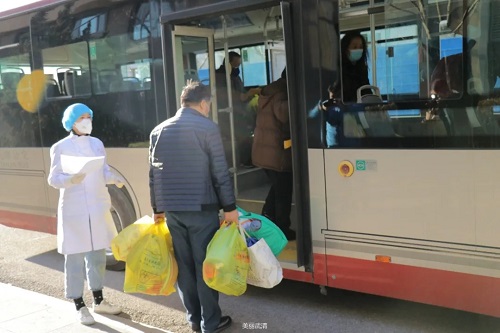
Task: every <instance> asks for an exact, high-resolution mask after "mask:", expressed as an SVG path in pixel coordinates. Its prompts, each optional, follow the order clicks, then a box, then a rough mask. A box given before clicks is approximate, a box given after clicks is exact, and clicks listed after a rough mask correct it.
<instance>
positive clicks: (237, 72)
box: [231, 68, 240, 76]
mask: <svg viewBox="0 0 500 333" xmlns="http://www.w3.org/2000/svg"><path fill="white" fill-rule="evenodd" d="M238 75H240V69H239V68H233V69H232V70H231V76H238Z"/></svg>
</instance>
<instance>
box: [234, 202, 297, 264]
mask: <svg viewBox="0 0 500 333" xmlns="http://www.w3.org/2000/svg"><path fill="white" fill-rule="evenodd" d="M237 209H238V212H239V213H240V217H239V222H240V224H241V225H243V227H244V226H245V222H246V221H250V220H252V219H257V220H259V221H260V222H261V226H260V229H258V230H249V229H245V231H246V232H247V233H248V234H249V235H250V237H255V238H257V239H261V238H264V240H265V241H266V243H267V245H268V246H269V247H270V248H271V251H272V252H273V254H274V255H275V256H276V257H277V256H278V255H279V254H280V253H281V251H283V249H284V248H285V246H286V244H288V240H287V239H286V236H285V234H284V233H283V231H281V229H280V228H278V226H277V225H276V224H274V223H273V222H272V221H271V220H270V219H268V218H267V217H265V216H262V215H259V214H255V213H250V212H247V211H246V210H244V209H242V208H241V207H237Z"/></svg>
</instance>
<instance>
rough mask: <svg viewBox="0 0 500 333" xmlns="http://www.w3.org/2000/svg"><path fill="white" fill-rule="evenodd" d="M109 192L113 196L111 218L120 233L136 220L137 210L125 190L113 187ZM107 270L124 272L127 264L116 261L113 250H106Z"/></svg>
mask: <svg viewBox="0 0 500 333" xmlns="http://www.w3.org/2000/svg"><path fill="white" fill-rule="evenodd" d="M108 191H109V195H110V196H111V216H112V217H113V221H114V222H115V226H116V230H117V231H118V232H120V231H122V230H123V229H124V228H125V227H127V226H129V225H130V224H132V223H134V221H135V220H136V214H135V209H134V206H133V204H132V201H131V200H130V198H129V196H128V192H127V190H126V189H125V188H121V189H119V188H118V187H116V186H114V185H111V186H108ZM106 268H107V269H108V270H110V271H123V270H124V269H125V262H123V261H118V260H116V259H115V257H114V256H113V252H111V248H107V249H106Z"/></svg>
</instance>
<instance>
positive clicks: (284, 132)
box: [252, 69, 295, 240]
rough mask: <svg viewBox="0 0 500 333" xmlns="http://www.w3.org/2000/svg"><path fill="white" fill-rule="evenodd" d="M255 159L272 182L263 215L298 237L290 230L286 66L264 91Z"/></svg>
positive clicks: (289, 146) (286, 233)
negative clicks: (279, 76)
mask: <svg viewBox="0 0 500 333" xmlns="http://www.w3.org/2000/svg"><path fill="white" fill-rule="evenodd" d="M252 161H253V164H254V165H256V166H258V167H261V168H263V169H264V170H265V171H266V174H267V175H268V177H269V178H270V179H271V182H272V185H271V189H270V190H269V193H268V194H267V198H266V202H265V204H264V207H263V208H262V215H265V216H267V217H269V219H270V220H271V221H273V222H274V223H275V224H276V225H277V226H278V227H279V228H280V229H281V230H282V231H283V233H284V234H285V236H286V237H287V239H288V240H293V239H295V231H293V230H291V229H290V225H291V221H290V212H291V210H292V193H293V174H292V149H291V140H290V121H289V115H288V93H287V83H286V69H285V70H283V72H282V74H281V78H279V79H278V80H277V81H275V82H273V83H271V84H269V85H268V86H266V87H264V89H262V91H261V93H260V96H259V110H258V113H257V127H256V128H255V136H254V141H253V147H252Z"/></svg>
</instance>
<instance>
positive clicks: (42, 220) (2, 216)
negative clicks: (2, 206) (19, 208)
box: [0, 210, 57, 235]
mask: <svg viewBox="0 0 500 333" xmlns="http://www.w3.org/2000/svg"><path fill="white" fill-rule="evenodd" d="M0 224H3V225H5V226H8V227H13V228H18V229H26V230H32V231H40V232H46V233H49V234H54V235H55V234H56V233H57V219H56V218H55V217H50V216H42V215H35V214H26V213H18V212H9V211H6V210H0Z"/></svg>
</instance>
